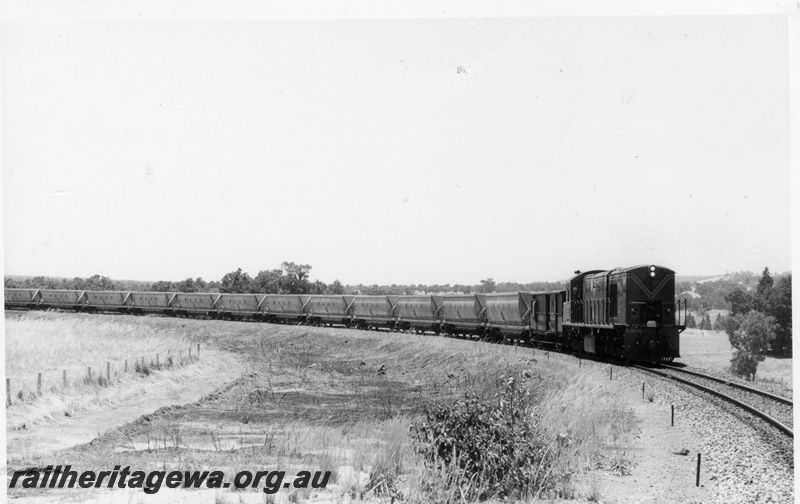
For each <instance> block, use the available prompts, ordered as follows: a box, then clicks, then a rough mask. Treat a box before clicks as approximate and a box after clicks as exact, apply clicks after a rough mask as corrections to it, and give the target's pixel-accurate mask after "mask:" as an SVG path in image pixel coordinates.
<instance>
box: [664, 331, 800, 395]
mask: <svg viewBox="0 0 800 504" xmlns="http://www.w3.org/2000/svg"><path fill="white" fill-rule="evenodd" d="M733 351H734V350H733V348H732V347H731V345H730V341H729V340H728V335H727V334H726V333H725V332H724V331H701V330H699V329H687V330H685V331H684V332H683V333H682V334H681V356H682V357H681V358H680V359H679V361H680V362H683V363H685V364H686V365H688V366H694V367H698V368H704V369H709V370H713V371H717V372H720V373H729V371H730V364H731V358H733ZM756 381H757V382H759V383H760V384H762V385H763V386H765V387H767V388H771V389H778V390H781V389H783V390H792V359H776V358H772V357H767V358H766V360H764V362H760V363H759V364H758V372H757V373H756Z"/></svg>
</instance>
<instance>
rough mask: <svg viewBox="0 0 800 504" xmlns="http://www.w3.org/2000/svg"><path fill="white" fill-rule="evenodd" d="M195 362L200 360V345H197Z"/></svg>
mask: <svg viewBox="0 0 800 504" xmlns="http://www.w3.org/2000/svg"><path fill="white" fill-rule="evenodd" d="M197 360H200V343H198V344H197Z"/></svg>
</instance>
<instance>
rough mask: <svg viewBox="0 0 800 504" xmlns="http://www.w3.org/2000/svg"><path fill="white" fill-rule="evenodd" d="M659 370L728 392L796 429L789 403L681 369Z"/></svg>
mask: <svg viewBox="0 0 800 504" xmlns="http://www.w3.org/2000/svg"><path fill="white" fill-rule="evenodd" d="M659 371H663V372H666V373H668V374H670V375H673V376H677V377H678V378H682V379H684V380H687V381H691V382H695V383H698V384H699V385H702V386H704V387H707V388H710V389H712V390H716V391H719V392H721V393H723V394H726V395H728V396H730V397H732V398H734V399H737V400H739V401H741V402H743V403H745V404H747V405H749V406H753V407H754V408H756V409H759V410H761V411H763V412H764V413H766V414H767V415H769V416H771V417H772V418H774V419H775V420H778V421H779V422H781V423H782V424H784V425H786V426H787V427H789V428H790V429H794V427H793V426H794V419H793V418H792V416H793V414H794V408H793V407H792V406H790V405H788V404H784V403H782V402H779V401H776V400H775V399H771V398H769V397H764V396H762V395H759V394H757V393H754V392H750V391H747V390H742V389H739V388H736V387H732V386H730V385H726V384H724V383H719V382H716V381H714V380H709V379H706V378H701V377H699V376H693V375H689V374H686V373H681V372H680V371H674V370H672V369H669V368H668V369H660V370H659Z"/></svg>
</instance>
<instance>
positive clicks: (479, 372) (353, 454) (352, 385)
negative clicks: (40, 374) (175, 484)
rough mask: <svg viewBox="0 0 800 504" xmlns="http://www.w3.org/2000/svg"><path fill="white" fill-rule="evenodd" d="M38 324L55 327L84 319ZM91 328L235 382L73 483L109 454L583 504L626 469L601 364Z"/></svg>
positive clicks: (359, 485)
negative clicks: (181, 354)
mask: <svg viewBox="0 0 800 504" xmlns="http://www.w3.org/2000/svg"><path fill="white" fill-rule="evenodd" d="M40 316H41V315H39V314H33V313H30V314H25V315H23V316H20V319H27V318H29V317H30V318H33V319H36V318H37V317H40ZM45 316H46V318H48V319H50V320H48V323H52V324H56V325H58V324H62V325H63V326H64V327H68V326H71V325H74V324H76V323H77V324H83V323H86V322H88V321H89V320H87V319H84V317H83V316H81V315H74V314H52V313H49V314H45ZM91 320H97V322H95V323H96V324H98V327H102V328H110V327H114V324H121V325H127V324H133V325H134V326H135V327H137V328H138V331H139V332H140V334H145V335H146V334H158V335H161V336H166V337H167V338H166V339H172V340H173V341H175V342H179V343H180V344H181V345H184V344H186V343H191V344H192V345H195V344H197V343H201V344H202V345H203V347H204V348H210V349H213V350H214V351H219V352H227V353H229V354H231V355H236V356H238V358H239V359H241V361H242V362H243V365H244V367H243V369H244V370H245V371H244V372H243V373H242V374H241V375H240V376H239V377H238V378H236V379H235V380H233V381H231V382H228V383H219V388H218V389H217V390H216V391H215V392H214V393H211V394H208V395H206V396H205V397H203V398H202V399H201V400H200V401H197V402H194V403H189V404H184V405H175V406H172V407H167V408H162V409H159V410H158V411H155V412H153V413H151V414H147V415H144V416H142V417H141V418H139V419H138V420H136V421H133V422H131V423H128V424H126V425H124V426H122V427H120V428H117V429H113V430H111V431H108V432H106V433H104V434H102V435H101V436H100V437H99V438H97V439H95V440H94V441H93V442H92V443H91V446H90V447H89V445H87V446H84V447H77V448H74V449H71V450H67V451H64V452H61V453H60V454H59V456H58V458H59V462H62V463H70V464H72V465H73V467H77V468H80V469H95V470H98V469H102V468H104V467H105V465H107V461H108V460H109V457H111V456H113V459H114V461H115V462H114V463H115V464H120V465H123V466H124V465H130V466H132V467H136V468H137V469H142V470H146V469H161V470H164V468H166V470H170V469H179V470H195V469H197V470H207V469H208V468H214V469H219V470H224V471H226V472H235V471H238V470H244V469H247V470H257V469H263V468H270V469H273V470H274V469H276V468H280V469H281V470H285V471H287V474H293V473H295V472H297V471H299V470H315V469H320V470H329V471H331V483H330V484H329V488H328V490H327V491H328V492H330V493H331V494H332V495H331V498H338V497H345V496H347V495H349V496H350V498H357V499H361V498H364V499H372V498H376V499H382V498H386V499H388V500H391V499H393V498H394V499H395V500H398V499H399V500H402V501H406V502H431V501H439V502H463V501H464V500H467V501H473V500H483V499H506V498H527V497H547V498H558V497H562V498H573V497H575V498H579V497H586V498H589V497H591V496H592V495H595V496H596V495H597V488H596V486H594V484H593V482H596V481H597V477H596V474H595V473H596V471H599V470H608V468H609V467H625V466H626V464H627V463H629V461H627V459H625V458H624V457H620V455H619V453H622V452H624V450H622V448H623V447H624V446H625V444H626V442H627V441H626V440H627V439H628V437H629V435H630V434H631V433H632V432H633V431H635V429H636V421H635V419H634V417H633V414H632V412H631V410H630V408H628V406H627V405H626V404H625V402H624V401H623V400H622V399H621V396H620V395H619V391H618V390H616V389H615V387H614V385H615V382H609V381H607V380H605V379H604V378H605V376H606V371H605V370H604V369H601V366H599V365H597V366H592V365H586V363H584V365H583V366H582V367H580V368H579V367H578V365H577V360H576V359H575V358H574V357H570V356H566V355H556V354H552V355H548V354H546V353H544V352H542V351H538V350H532V349H527V348H517V347H512V346H502V345H494V344H486V343H481V342H475V341H463V340H456V339H446V338H442V337H433V336H425V335H414V334H402V333H389V332H367V331H356V330H347V329H331V328H316V327H304V326H280V325H271V324H257V323H246V322H224V321H211V320H194V319H174V318H164V317H129V316H107V315H92V316H91ZM18 322H19V323H20V324H23V323H28V322H26V321H24V320H20V321H18ZM109 324H110V325H109ZM15 327H17V328H18V327H23V326H22V325H19V326H12V329H11V331H10V333H11V334H12V335H13V333H14V332H15V330H16V329H15ZM54 332H56V333H57V332H58V330H54ZM100 332H101V333H103V332H104V331H100ZM36 337H37V336H36V334H34V332H32V333H29V334H28V336H27V338H28V339H29V340H35V339H36ZM76 337H78V338H79V339H80V336H76ZM84 337H88V336H84ZM96 338H97V335H96V334H95V335H93V336H92V341H96ZM157 339H158V338H157ZM140 341H146V339H145V340H140ZM118 343H120V342H118ZM131 344H132V345H133V344H134V343H131ZM186 346H187V348H188V345H186ZM26 348H27V349H28V350H27V351H28V353H30V354H31V355H28V356H24V355H21V354H19V353H17V355H18V356H20V357H21V358H27V359H30V360H29V362H31V361H35V356H34V354H35V353H36V346H35V345H27V346H24V345H23V346H22V347H21V349H18V350H15V352H23V353H24V349H26ZM151 353H152V352H151ZM173 355H174V351H173ZM201 362H202V359H201ZM168 373H169V372H168ZM146 379H149V378H145V377H143V376H141V375H133V376H132V378H130V380H131V382H135V381H136V380H146ZM131 382H127V383H118V384H114V385H113V386H115V387H120V389H121V390H122V389H124V388H125V387H129V386H131V385H130V383H131ZM37 400H38V399H34V400H33V402H36V401H37ZM15 407H17V406H16V405H15V406H12V408H11V411H13V410H14V408H15ZM45 459H47V460H45ZM45 462H47V463H52V457H50V458H47V457H40V456H36V455H31V456H30V457H26V458H24V459H23V460H13V461H11V464H10V467H9V468H10V469H11V470H13V469H17V468H20V467H30V466H36V465H39V464H42V463H45ZM259 490H260V489H250V490H248V491H251V492H258V491H259ZM282 492H283V490H282ZM82 495H83V494H82ZM277 497H279V498H278V499H276V501H281V498H280V496H277ZM284 497H287V498H288V496H284ZM296 497H297V496H296ZM300 497H303V496H300Z"/></svg>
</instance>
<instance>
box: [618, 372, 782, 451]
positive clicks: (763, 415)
mask: <svg viewBox="0 0 800 504" xmlns="http://www.w3.org/2000/svg"><path fill="white" fill-rule="evenodd" d="M633 367H635V368H636V369H640V370H642V371H647V372H649V373H653V374H656V375H658V376H662V377H664V378H669V379H670V380H675V381H677V382H680V383H684V384H686V385H691V386H692V387H695V388H698V389H700V390H702V391H704V392H708V393H709V394H711V395H714V396H717V397H720V398H722V399H725V400H726V401H729V402H732V403H733V404H735V405H737V406H739V407H740V408H742V409H744V410H746V411H749V412H750V413H752V414H754V415H756V416H758V417H761V418H763V419H764V420H765V421H766V422H767V423H769V424H771V425H773V426H775V427H777V428H778V430H780V431H782V432H783V433H784V434H786V435H787V436H789V437H791V438H794V432H793V431H792V429H790V428H789V427H787V426H786V425H784V424H783V423H781V422H779V421H778V420H775V419H774V418H772V417H771V416H769V415H767V414H766V413H764V412H763V411H761V410H758V409H756V408H754V407H752V406H750V405H749V404H745V403H743V402H741V401H740V400H738V399H734V398H733V397H731V396H729V395H726V394H723V393H722V392H719V391H717V390H714V389H710V388H708V387H705V386H703V385H700V384H699V383H695V382H692V381H689V380H684V379H683V378H678V377H677V376H673V375H670V374H667V373H663V372H661V371H656V370H655V369H650V368H646V367H644V366H640V365H638V364H636V365H634V366H633Z"/></svg>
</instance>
